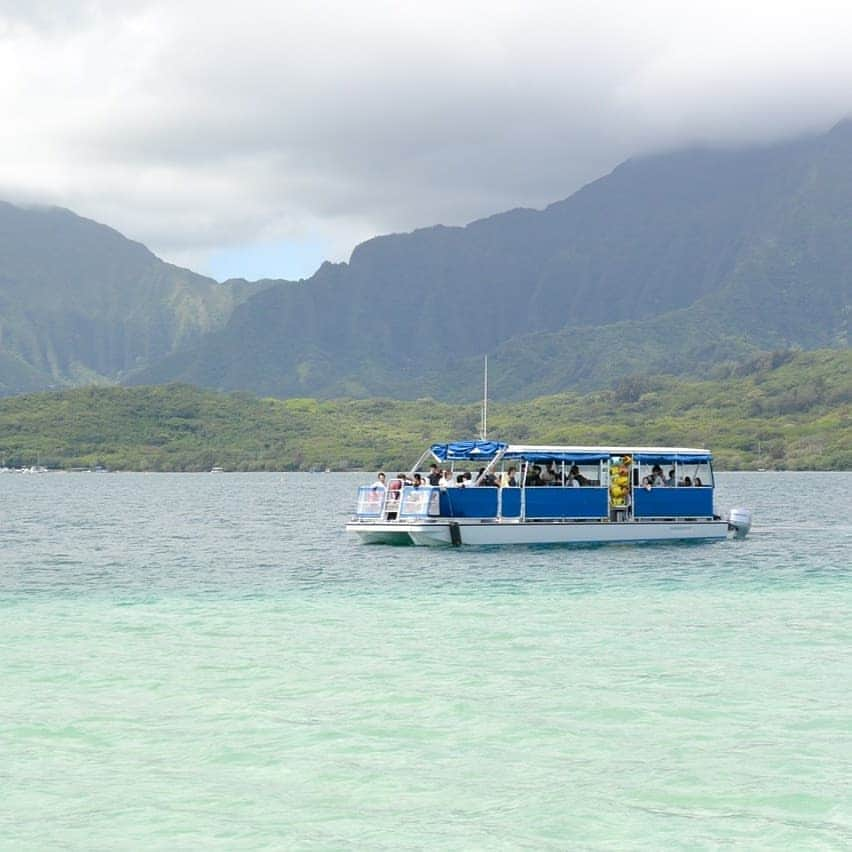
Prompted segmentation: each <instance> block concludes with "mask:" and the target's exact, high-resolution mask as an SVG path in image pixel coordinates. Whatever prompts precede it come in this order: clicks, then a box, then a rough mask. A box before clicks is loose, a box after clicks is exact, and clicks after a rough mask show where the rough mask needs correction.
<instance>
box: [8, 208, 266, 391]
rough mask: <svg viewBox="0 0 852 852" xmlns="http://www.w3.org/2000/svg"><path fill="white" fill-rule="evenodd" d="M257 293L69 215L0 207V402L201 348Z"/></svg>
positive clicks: (50, 210)
mask: <svg viewBox="0 0 852 852" xmlns="http://www.w3.org/2000/svg"><path fill="white" fill-rule="evenodd" d="M256 290H257V287H256V286H255V285H247V284H245V283H244V282H235V284H234V286H225V285H221V284H218V283H217V282H216V281H213V280H212V279H210V278H205V277H203V276H201V275H196V274H195V273H193V272H190V271H189V270H186V269H180V268H178V267H176V266H172V265H171V264H168V263H164V262H163V261H161V260H159V259H158V258H157V257H155V256H154V255H153V254H152V253H151V252H150V251H148V249H147V248H145V247H144V246H143V245H140V244H139V243H136V242H132V241H131V240H128V239H126V238H125V237H123V236H122V235H121V234H119V233H118V232H117V231H114V230H112V229H111V228H108V227H106V226H104V225H99V224H97V223H96V222H92V221H90V220H88V219H83V218H81V217H79V216H76V215H74V214H73V213H71V212H70V211H68V210H63V209H61V208H56V207H53V208H21V207H16V206H13V205H11V204H7V203H4V202H0V394H9V393H18V392H21V391H26V390H37V389H43V388H46V387H55V386H64V385H77V384H84V383H88V382H91V381H115V380H117V379H118V378H120V377H121V375H122V374H124V373H125V372H127V371H128V370H130V369H133V368H138V367H139V366H140V365H144V364H149V363H151V362H153V361H156V360H158V359H161V358H163V357H165V356H166V355H169V354H170V353H172V352H175V351H177V350H178V349H180V348H182V347H187V346H191V345H193V344H196V343H198V342H200V340H201V338H202V336H203V335H204V334H206V333H209V332H210V331H213V330H215V329H218V328H221V327H223V326H224V324H225V323H226V321H227V320H228V318H229V317H230V315H231V312H232V311H233V308H234V305H235V304H236V303H237V302H238V301H239V300H240V299H241V298H243V297H244V296H247V295H250V294H251V293H253V292H256Z"/></svg>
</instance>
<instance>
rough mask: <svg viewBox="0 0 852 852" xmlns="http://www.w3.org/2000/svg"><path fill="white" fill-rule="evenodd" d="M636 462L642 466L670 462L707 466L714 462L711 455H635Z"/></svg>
mask: <svg viewBox="0 0 852 852" xmlns="http://www.w3.org/2000/svg"><path fill="white" fill-rule="evenodd" d="M633 459H634V461H637V462H641V463H642V464H667V463H669V462H680V463H681V464H706V463H707V462H710V461H712V460H713V457H712V456H711V455H710V453H682V452H671V453H661V452H655V453H634V454H633Z"/></svg>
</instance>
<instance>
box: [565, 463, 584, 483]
mask: <svg viewBox="0 0 852 852" xmlns="http://www.w3.org/2000/svg"><path fill="white" fill-rule="evenodd" d="M568 484H569V485H570V486H572V487H577V486H580V485H588V484H589V480H588V479H586V477H585V476H583V474H582V473H580V468H579V467H577V465H575V464H572V465H571V470H569V471H568Z"/></svg>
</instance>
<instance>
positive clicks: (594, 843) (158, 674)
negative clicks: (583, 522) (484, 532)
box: [0, 473, 852, 850]
mask: <svg viewBox="0 0 852 852" xmlns="http://www.w3.org/2000/svg"><path fill="white" fill-rule="evenodd" d="M371 478H372V477H364V476H363V475H352V474H314V475H311V474H223V475H211V474H58V473H53V474H43V475H33V474H31V475H24V474H5V475H2V476H0V848H2V849H14V850H27V849H32V850H45V849H87V850H90V849H202V848H203V849H228V850H231V849H288V850H289V849H328V850H339V849H379V850H384V849H387V850H404V849H459V850H462V849H464V850H469V849H488V850H491V849H497V850H499V849H534V850H538V849H607V850H609V849H661V848H671V849H695V848H704V849H716V848H742V849H758V848H775V849H797V850H799V849H850V848H852V474H843V473H753V474H745V473H739V474H737V473H729V474H724V473H723V474H720V475H719V488H718V489H717V508H718V509H721V510H725V511H726V510H727V509H728V508H729V507H730V506H732V505H744V506H749V507H751V508H752V510H753V512H754V528H753V530H752V533H751V536H750V537H749V538H748V539H747V540H745V541H728V542H719V543H715V544H691V545H683V544H678V545H671V544H669V545H621V546H608V547H586V548H573V549H572V548H567V549H566V548H515V549H505V550H496V549H479V550H469V549H465V548H461V549H459V550H452V549H447V550H433V549H421V548H388V547H376V546H374V547H368V546H364V545H360V544H358V543H357V542H356V541H354V540H350V539H349V538H348V537H347V536H346V534H345V533H344V532H343V524H344V522H345V521H346V519H347V517H348V516H349V514H350V513H351V510H352V507H353V504H354V492H355V486H356V485H357V484H358V483H359V482H362V481H368V480H370V479H371Z"/></svg>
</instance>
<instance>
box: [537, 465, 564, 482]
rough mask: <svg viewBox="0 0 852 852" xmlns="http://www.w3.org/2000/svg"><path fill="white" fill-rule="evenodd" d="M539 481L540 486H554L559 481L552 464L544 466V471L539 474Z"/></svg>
mask: <svg viewBox="0 0 852 852" xmlns="http://www.w3.org/2000/svg"><path fill="white" fill-rule="evenodd" d="M538 478H539V480H541V484H542V485H556V484H557V482H558V481H559V477H558V476H557V473H556V471H555V470H554V469H553V462H552V461H549V462H548V463H547V464H546V465H545V466H544V470H542V471H541V473H539V477H538Z"/></svg>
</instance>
